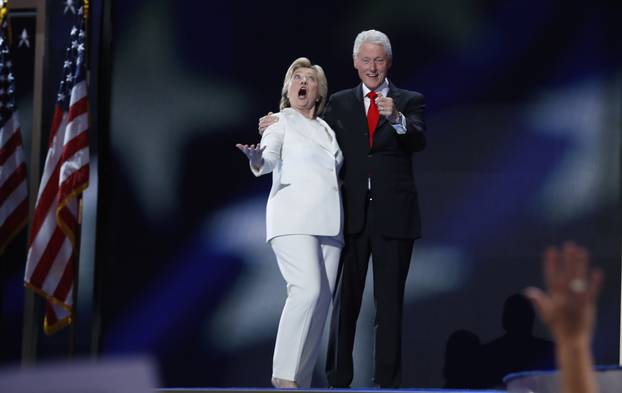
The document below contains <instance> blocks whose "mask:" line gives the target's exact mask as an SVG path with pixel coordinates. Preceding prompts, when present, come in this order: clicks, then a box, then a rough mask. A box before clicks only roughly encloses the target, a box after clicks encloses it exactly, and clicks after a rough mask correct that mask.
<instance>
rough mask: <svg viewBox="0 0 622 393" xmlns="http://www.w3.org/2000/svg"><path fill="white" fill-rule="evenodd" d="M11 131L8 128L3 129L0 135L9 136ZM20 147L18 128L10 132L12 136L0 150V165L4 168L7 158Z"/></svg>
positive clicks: (19, 131)
mask: <svg viewBox="0 0 622 393" xmlns="http://www.w3.org/2000/svg"><path fill="white" fill-rule="evenodd" d="M10 132H11V131H10V129H9V128H3V129H2V130H0V134H2V135H4V134H9V133H10ZM21 147H22V135H21V130H20V129H19V128H17V129H15V130H13V131H12V135H11V136H10V137H9V138H8V140H7V141H6V143H4V144H3V145H2V147H1V148H0V165H2V166H4V165H5V163H6V162H7V160H8V159H9V157H11V156H12V155H13V154H15V151H16V150H17V149H21Z"/></svg>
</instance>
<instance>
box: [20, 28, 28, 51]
mask: <svg viewBox="0 0 622 393" xmlns="http://www.w3.org/2000/svg"><path fill="white" fill-rule="evenodd" d="M22 46H26V48H30V40H29V39H28V32H27V31H26V29H24V30H22V34H21V35H20V36H19V44H17V47H18V48H21V47H22Z"/></svg>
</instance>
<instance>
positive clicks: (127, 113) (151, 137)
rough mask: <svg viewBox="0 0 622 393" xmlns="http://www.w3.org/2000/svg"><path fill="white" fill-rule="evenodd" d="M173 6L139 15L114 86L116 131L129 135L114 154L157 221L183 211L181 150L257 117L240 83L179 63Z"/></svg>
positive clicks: (162, 4)
mask: <svg viewBox="0 0 622 393" xmlns="http://www.w3.org/2000/svg"><path fill="white" fill-rule="evenodd" d="M172 7H173V5H172V3H169V2H168V1H162V0H160V1H154V2H148V3H146V5H145V8H144V9H142V10H140V11H139V12H137V15H141V16H142V17H139V18H138V19H137V20H136V21H135V24H134V27H133V29H129V30H128V31H127V32H126V33H125V39H123V40H120V42H121V43H120V46H119V55H118V56H117V58H118V59H119V60H118V62H117V63H115V78H114V81H113V83H114V87H113V90H114V91H117V92H119V93H117V94H116V95H115V96H114V99H113V107H112V113H114V114H115V116H113V119H112V122H113V124H112V128H113V129H115V130H122V131H120V132H118V133H116V135H115V137H114V138H113V146H112V148H113V150H114V151H115V153H116V154H118V155H119V160H120V162H121V164H122V166H123V170H124V171H125V173H126V174H127V176H128V180H129V184H131V185H132V187H133V190H132V191H133V192H134V193H136V196H137V198H138V200H139V206H140V207H141V208H142V209H144V210H145V213H146V215H147V216H148V217H152V218H153V219H158V220H160V219H161V220H167V219H168V218H167V217H170V216H169V215H171V214H176V213H177V211H176V210H175V209H178V208H179V205H178V203H179V195H178V190H177V189H176V186H177V185H178V184H179V178H180V176H182V174H181V173H180V164H182V163H183V159H184V156H183V152H182V147H183V146H185V145H186V144H187V143H188V141H189V140H190V139H191V138H196V137H198V136H200V135H201V134H205V133H208V132H220V133H225V132H228V130H230V129H231V127H234V126H236V125H238V124H240V123H241V121H242V119H244V118H247V119H248V118H253V116H256V114H252V113H248V111H249V109H248V108H249V102H248V98H247V97H248V96H249V95H248V94H246V93H245V91H244V90H243V87H242V86H237V85H236V82H235V81H232V80H225V79H224V76H220V75H215V76H211V75H209V74H201V75H197V74H194V73H193V72H192V71H189V70H188V69H186V68H184V66H183V64H181V63H180V61H178V57H179V56H178V54H177V53H176V52H175V51H176V49H175V47H176V43H175V42H174V41H173V39H172V37H173V35H172V34H171V33H170V29H169V25H171V26H172V24H174V23H175V22H174V21H172V20H171V18H170V15H171V10H170V9H171V8H172ZM145 37H148V38H145ZM215 98H216V99H215ZM232 108H235V110H231V109H232ZM205 163H206V165H207V164H208V161H207V160H206V161H205Z"/></svg>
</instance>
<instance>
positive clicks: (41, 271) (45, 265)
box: [30, 228, 65, 288]
mask: <svg viewBox="0 0 622 393" xmlns="http://www.w3.org/2000/svg"><path fill="white" fill-rule="evenodd" d="M64 240H65V236H64V234H63V232H62V231H61V230H60V228H56V229H55V230H54V233H53V234H52V237H51V238H50V241H49V242H48V243H47V244H46V248H45V250H44V252H43V255H41V259H39V260H38V261H36V264H37V265H36V266H37V267H36V269H35V270H34V272H33V273H32V276H31V277H30V284H32V285H34V286H36V287H39V288H40V287H42V286H43V281H44V280H45V279H46V277H47V275H48V273H49V272H50V269H51V268H52V262H53V261H54V259H55V258H56V255H57V254H58V250H60V247H61V245H62V244H63V241H64Z"/></svg>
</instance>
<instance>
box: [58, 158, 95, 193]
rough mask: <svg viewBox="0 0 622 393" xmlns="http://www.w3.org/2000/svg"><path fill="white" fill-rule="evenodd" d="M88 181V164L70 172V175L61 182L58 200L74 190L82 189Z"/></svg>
mask: <svg viewBox="0 0 622 393" xmlns="http://www.w3.org/2000/svg"><path fill="white" fill-rule="evenodd" d="M88 181H89V166H88V164H86V165H84V166H83V167H82V168H80V169H78V170H77V171H75V172H74V173H72V174H71V176H69V177H68V178H67V179H65V181H64V182H63V183H62V184H61V186H60V190H59V195H60V201H61V202H62V201H64V200H65V199H66V198H68V197H69V196H71V194H72V193H74V192H76V191H82V189H84V188H85V187H86V186H87V185H88Z"/></svg>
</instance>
